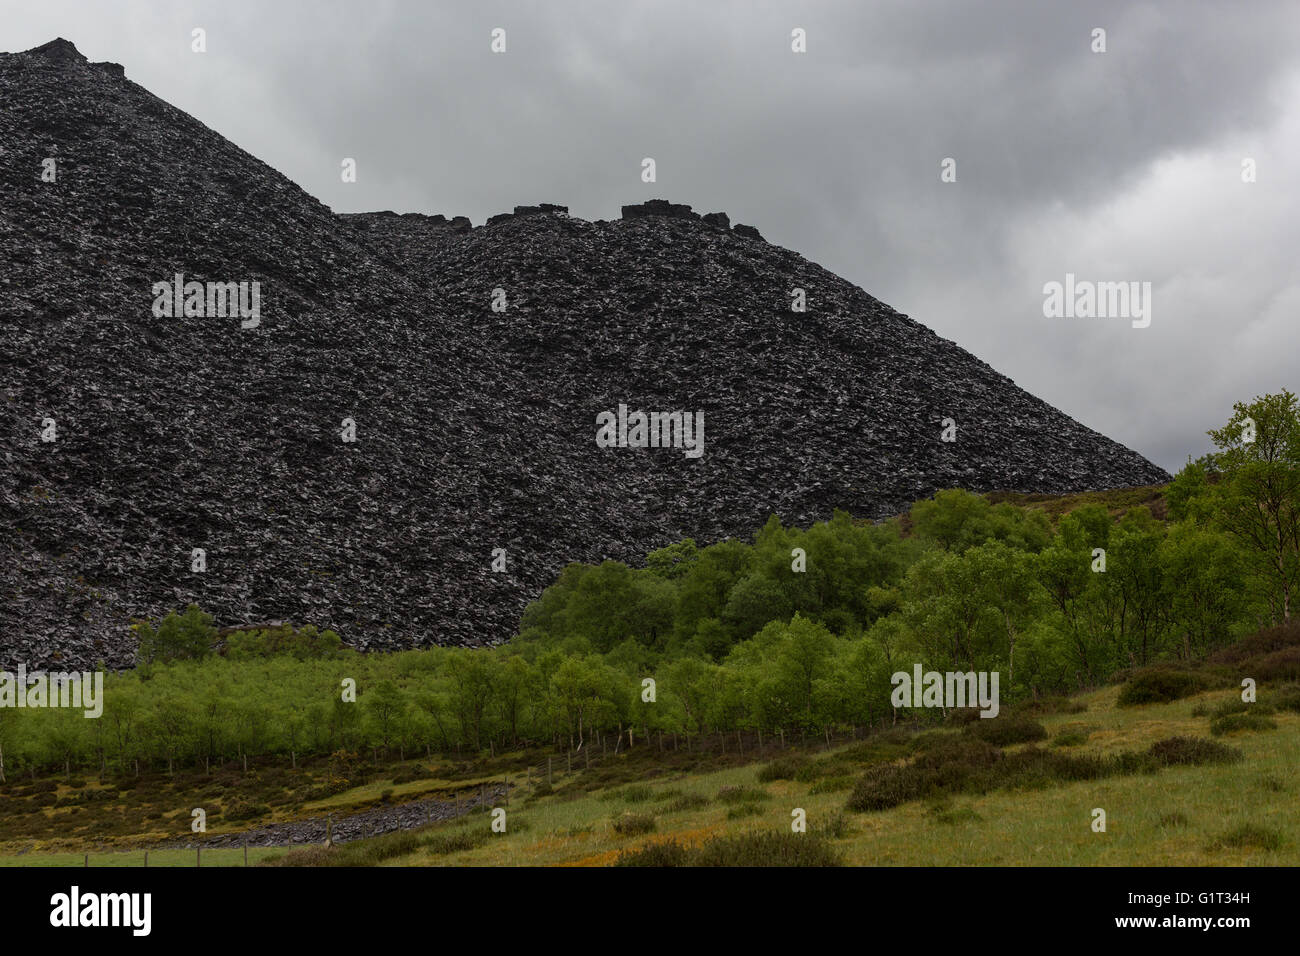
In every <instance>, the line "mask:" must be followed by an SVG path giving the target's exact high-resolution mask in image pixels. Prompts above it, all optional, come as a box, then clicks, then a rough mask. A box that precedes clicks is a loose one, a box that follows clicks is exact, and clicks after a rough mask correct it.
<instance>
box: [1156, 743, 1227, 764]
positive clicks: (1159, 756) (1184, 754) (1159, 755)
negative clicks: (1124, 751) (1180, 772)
mask: <svg viewBox="0 0 1300 956" xmlns="http://www.w3.org/2000/svg"><path fill="white" fill-rule="evenodd" d="M1147 754H1148V756H1150V757H1151V758H1152V759H1153V760H1155V761H1156V762H1157V763H1159V764H1160V765H1161V766H1165V767H1170V766H1175V765H1179V764H1182V765H1193V766H1199V765H1201V764H1210V763H1235V762H1236V761H1238V760H1240V759H1241V756H1242V755H1241V751H1240V750H1237V749H1236V748H1234V747H1228V746H1225V745H1224V744H1221V743H1219V742H1218V741H1214V740H1206V739H1205V738H1204V737H1167V738H1165V739H1164V740H1159V741H1157V742H1156V743H1154V744H1152V745H1151V747H1150V749H1149V750H1147Z"/></svg>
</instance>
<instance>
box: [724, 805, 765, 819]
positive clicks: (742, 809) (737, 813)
mask: <svg viewBox="0 0 1300 956" xmlns="http://www.w3.org/2000/svg"><path fill="white" fill-rule="evenodd" d="M762 812H763V808H762V807H760V806H759V805H758V804H757V803H738V804H736V805H735V806H733V807H731V808H729V809H728V810H727V819H728V820H743V819H744V818H745V817H756V816H758V815H759V814H760V813H762Z"/></svg>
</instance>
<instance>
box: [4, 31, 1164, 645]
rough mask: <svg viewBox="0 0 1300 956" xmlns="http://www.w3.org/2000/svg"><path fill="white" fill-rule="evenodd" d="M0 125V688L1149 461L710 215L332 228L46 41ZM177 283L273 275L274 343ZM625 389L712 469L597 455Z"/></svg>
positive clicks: (298, 197)
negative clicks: (768, 527) (495, 300)
mask: <svg viewBox="0 0 1300 956" xmlns="http://www.w3.org/2000/svg"><path fill="white" fill-rule="evenodd" d="M0 103H3V104H4V107H3V108H2V109H0V191H2V192H0V196H2V197H3V203H2V204H0V254H2V256H3V261H4V263H5V266H4V269H3V273H2V274H0V336H2V341H3V344H0V362H2V363H3V373H0V456H2V458H0V523H2V527H0V666H10V665H16V663H17V662H19V661H22V662H24V663H26V664H27V665H28V666H29V667H34V666H47V665H54V664H58V665H59V666H64V667H70V666H73V665H78V664H79V665H88V664H93V663H94V662H96V661H100V660H103V661H105V662H106V663H107V664H108V665H109V666H113V667H122V666H128V665H129V664H130V663H131V661H132V659H133V653H134V651H133V641H132V638H131V634H130V631H129V626H128V625H129V622H130V620H131V619H132V618H140V617H156V616H158V615H160V614H162V613H165V612H166V611H167V610H169V609H172V608H175V607H179V606H183V605H184V604H186V603H188V602H190V601H194V602H197V603H198V604H200V605H201V606H202V607H204V608H205V609H206V610H208V611H210V612H211V613H213V614H214V615H215V616H216V617H217V619H218V621H219V623H221V624H234V623H238V622H241V621H257V620H267V619H288V620H292V621H296V622H300V623H308V622H310V623H315V624H317V625H320V626H328V627H333V628H335V629H336V630H338V631H339V632H340V633H341V634H343V635H344V637H345V639H346V640H348V641H349V642H350V643H352V644H354V645H355V646H358V647H362V648H366V647H403V646H416V645H425V644H431V643H440V644H465V645H472V644H481V643H486V642H490V641H496V640H501V639H505V638H507V637H509V636H510V634H511V633H513V630H514V628H515V626H516V625H517V622H518V616H519V613H520V612H521V610H522V608H523V607H524V605H525V604H526V603H527V602H528V601H529V600H532V599H533V598H535V597H536V596H537V595H538V594H539V593H540V591H541V589H542V588H543V587H545V586H546V585H547V584H548V583H550V581H551V580H553V578H554V576H555V575H556V574H557V573H558V571H559V570H560V568H562V567H563V566H564V564H566V563H568V562H570V561H597V560H601V559H605V558H612V559H618V560H623V561H629V562H631V561H635V560H637V559H638V558H639V557H640V556H641V555H643V554H644V552H645V551H646V550H647V549H649V548H653V547H658V546H661V545H663V544H666V543H669V542H671V541H673V540H677V539H680V538H682V537H685V536H693V537H695V538H696V539H697V540H698V541H701V542H707V541H713V540H718V539H721V538H724V537H728V536H747V535H749V534H751V533H752V532H753V531H754V530H755V528H757V527H758V526H759V525H761V524H762V522H763V521H764V520H766V518H767V516H768V515H770V514H773V513H775V514H778V515H780V516H781V518H782V519H783V520H784V521H787V522H797V523H807V522H810V521H813V520H817V519H822V518H826V517H828V516H829V515H830V513H831V511H832V509H834V508H843V509H846V510H848V511H850V512H852V513H853V514H855V515H858V516H863V517H882V516H885V515H888V514H892V513H896V512H898V511H899V510H901V509H903V508H905V507H906V506H907V505H908V503H910V502H911V501H913V500H915V499H917V498H920V497H924V496H926V495H929V494H931V493H932V492H933V491H935V490H936V489H938V488H943V487H950V486H961V487H966V488H970V489H972V490H992V489H1009V490H1021V491H1038V492H1052V493H1062V492H1070V491H1079V490H1085V489H1094V488H1112V487H1120V486H1126V485H1137V484H1148V483H1152V482H1157V481H1163V480H1165V479H1166V478H1167V477H1168V476H1167V475H1166V474H1165V473H1164V472H1163V471H1162V470H1161V469H1159V468H1157V467H1156V466H1154V465H1152V464H1151V463H1150V462H1148V461H1146V460H1145V459H1144V458H1142V457H1141V456H1139V455H1137V454H1136V453H1134V452H1132V451H1130V450H1128V449H1126V448H1124V447H1122V446H1120V445H1118V444H1116V443H1114V442H1112V441H1110V440H1109V439H1106V438H1105V437H1104V436H1101V435H1099V434H1097V433H1096V432H1094V431H1092V430H1090V429H1088V428H1085V427H1084V426H1082V425H1080V424H1079V423H1077V422H1075V421H1074V420H1072V419H1071V418H1069V417H1068V416H1066V415H1064V414H1062V413H1061V412H1059V411H1057V410H1056V409H1054V408H1052V407H1051V406H1049V405H1047V404H1045V403H1043V402H1042V401H1040V400H1038V399H1036V398H1034V397H1033V396H1031V395H1029V394H1027V393H1025V392H1024V391H1023V390H1021V389H1019V388H1017V387H1016V386H1015V385H1014V383H1012V382H1011V381H1010V380H1009V379H1007V378H1005V377H1004V376H1002V375H999V374H998V373H997V372H995V371H994V370H993V369H991V368H990V367H989V366H988V365H986V364H985V363H983V362H981V361H979V360H978V359H976V358H975V357H973V356H971V355H970V354H968V353H967V352H965V351H963V350H962V349H960V348H958V347H957V346H955V345H953V344H952V343H951V342H948V341H946V340H944V339H941V338H939V337H938V336H936V335H935V334H934V333H933V332H931V331H930V330H929V329H927V328H925V327H924V326H923V325H920V324H919V323H916V322H914V321H912V320H911V319H909V318H907V317H906V316H903V315H900V314H899V313H897V312H895V311H893V310H892V309H890V308H889V307H888V306H886V305H884V304H883V303H881V302H879V301H877V300H876V299H874V298H872V297H871V296H869V295H868V294H866V293H865V292H863V291H862V290H861V289H858V288H857V287H855V286H853V285H852V284H851V283H848V282H846V281H844V280H842V279H840V278H838V277H836V276H834V275H833V274H831V273H829V272H827V271H826V270H824V269H822V268H820V267H819V266H817V265H815V264H813V263H811V262H808V261H807V260H806V259H804V258H803V257H802V256H799V255H797V254H796V253H793V252H790V251H789V250H785V249H782V248H779V247H776V246H773V245H770V244H768V243H767V242H765V241H764V240H763V239H762V237H761V235H760V234H759V232H758V230H756V229H754V228H753V227H749V226H744V225H742V224H736V225H734V226H733V225H732V224H731V221H730V219H729V218H728V217H727V216H726V215H725V214H722V213H710V214H706V215H704V216H700V215H698V214H696V213H694V212H692V211H691V210H690V208H689V207H687V206H681V205H677V204H671V203H667V202H664V201H662V200H660V201H652V202H651V203H646V204H637V205H633V206H629V207H625V208H624V210H623V218H621V219H619V220H613V221H608V222H605V221H598V222H586V221H583V220H580V219H576V218H573V217H571V216H569V215H568V214H567V209H566V208H565V207H564V206H560V205H555V204H539V205H537V206H521V207H516V209H515V211H514V212H513V213H509V214H502V215H501V216H496V217H492V219H491V220H489V224H487V225H484V226H478V227H474V226H472V225H471V224H470V222H469V220H468V219H466V218H464V217H458V216H451V217H447V216H425V215H421V214H412V213H408V214H404V215H398V214H395V213H366V214H358V215H335V214H333V213H331V212H330V210H329V209H328V208H326V207H325V206H324V205H322V204H321V203H319V202H318V201H316V200H315V199H313V198H312V197H311V196H309V195H307V194H306V193H304V192H303V191H302V190H301V189H299V188H298V187H297V186H295V185H294V184H293V183H292V182H290V181H289V180H287V179H286V178H285V177H283V176H281V175H280V174H279V173H277V172H275V171H274V170H273V169H271V168H270V167H268V166H266V165H265V164H264V163H261V162H259V161H258V160H256V159H254V158H253V157H251V156H249V155H248V154H246V153H244V152H242V151H241V150H239V149H237V148H236V147H234V146H233V145H232V144H230V143H229V142H227V141H226V140H224V139H223V138H221V137H220V136H219V135H217V134H216V133H214V132H213V131H212V130H210V129H208V128H207V127H205V126H203V125H202V124H201V123H199V122H198V121H196V120H194V119H193V118H192V117H189V116H188V115H186V114H184V113H182V112H181V111H179V110H176V109H175V108H173V107H171V106H169V105H167V104H166V103H164V102H163V101H161V100H159V99H158V98H156V97H154V96H152V95H151V94H150V93H148V92H147V91H146V90H144V89H143V88H141V87H140V86H138V85H136V84H134V83H132V82H131V81H130V80H129V79H128V78H126V77H125V76H124V75H123V74H122V71H121V69H120V68H114V65H112V64H91V63H89V62H87V61H86V60H85V58H84V57H82V56H81V55H80V54H79V53H77V51H76V50H75V48H73V47H72V45H71V44H68V43H67V42H66V41H54V42H53V43H51V44H47V45H46V46H45V47H41V48H38V49H36V50H33V51H28V52H27V53H23V54H7V55H2V56H0ZM45 157H54V158H55V159H56V160H57V162H58V167H57V168H58V179H57V181H56V182H55V183H45V182H42V181H41V179H40V170H41V161H42V159H44V158H45ZM176 272H183V273H184V274H185V276H186V278H187V279H197V280H199V281H222V282H225V281H241V280H247V281H253V280H257V281H260V282H261V284H262V289H263V301H262V323H261V325H260V327H258V328H257V329H252V330H243V329H241V328H240V327H239V322H238V320H229V319H196V318H191V319H156V318H154V317H153V316H152V314H151V311H150V306H151V304H152V294H151V287H152V284H153V283H154V282H157V281H161V280H170V279H171V277H172V275H173V274H174V273H176ZM795 286H800V287H803V288H805V289H806V290H807V295H808V303H809V308H808V311H807V312H806V313H803V314H797V313H792V312H791V311H790V290H791V289H792V288H794V287H795ZM496 288H501V289H503V290H505V292H506V296H507V302H508V308H507V310H506V311H505V312H503V313H499V312H494V311H493V310H492V309H491V307H490V303H491V296H492V291H493V290H494V289H496ZM619 403H626V404H628V405H629V406H630V407H632V408H640V409H644V410H663V411H672V410H689V411H697V410H702V411H704V413H705V424H706V427H705V453H704V456H703V457H702V458H700V459H697V460H690V459H687V458H685V456H684V455H682V453H681V452H680V451H678V450H669V449H662V450H661V449H653V450H644V451H641V450H629V449H599V448H597V447H596V446H595V443H594V435H595V416H596V413H597V412H599V411H602V410H606V409H611V410H612V409H614V408H616V407H617V405H618V404H619ZM947 415H951V416H952V417H953V418H954V419H956V420H957V422H958V423H959V440H958V441H957V442H956V443H953V444H946V443H941V442H940V441H939V440H938V436H939V431H940V419H941V418H943V417H944V416H947ZM45 417H50V418H53V419H55V421H56V422H57V426H58V431H59V438H58V440H57V442H54V443H49V444H47V443H42V442H41V441H40V425H41V421H42V419H43V418H45ZM344 417H351V418H353V419H355V420H356V422H357V425H358V441H357V442H356V443H355V444H345V443H343V442H342V441H341V440H340V438H339V428H340V424H341V421H342V419H343V418H344ZM194 547H201V548H204V549H205V550H206V552H207V555H208V571H207V573H205V574H194V573H192V572H191V571H190V570H189V556H190V550H191V548H194ZM498 547H502V548H506V549H507V572H506V573H504V574H494V573H492V572H491V570H490V562H491V556H492V555H491V552H492V549H493V548H498Z"/></svg>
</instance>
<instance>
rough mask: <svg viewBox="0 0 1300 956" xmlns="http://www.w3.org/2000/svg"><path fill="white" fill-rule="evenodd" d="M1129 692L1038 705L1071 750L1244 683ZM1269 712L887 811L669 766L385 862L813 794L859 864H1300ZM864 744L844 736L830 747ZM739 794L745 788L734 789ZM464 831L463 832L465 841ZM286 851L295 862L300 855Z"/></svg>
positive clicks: (1194, 723) (611, 853)
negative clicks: (1232, 759) (1236, 728)
mask: <svg viewBox="0 0 1300 956" xmlns="http://www.w3.org/2000/svg"><path fill="white" fill-rule="evenodd" d="M1118 692H1119V689H1118V688H1107V689H1104V690H1101V691H1097V692H1095V693H1091V694H1086V695H1083V696H1082V697H1080V698H1079V702H1080V703H1082V704H1085V705H1086V707H1087V709H1086V710H1084V711H1083V712H1081V713H1074V714H1066V713H1062V714H1052V715H1047V716H1044V717H1042V718H1041V723H1042V725H1043V726H1044V727H1045V728H1046V730H1047V732H1048V735H1049V741H1048V742H1049V743H1050V742H1051V741H1053V740H1057V739H1060V738H1061V737H1062V735H1078V736H1080V737H1082V738H1083V739H1084V742H1083V743H1081V744H1079V745H1077V746H1074V747H1070V748H1069V749H1070V750H1071V751H1073V752H1076V753H1085V754H1095V755H1099V756H1100V755H1114V754H1118V753H1121V752H1123V751H1134V750H1141V749H1145V748H1147V747H1149V746H1151V745H1152V744H1154V743H1156V742H1157V741H1159V740H1163V739H1167V738H1169V737H1174V736H1195V737H1206V736H1208V726H1209V722H1210V720H1209V718H1208V717H1206V716H1193V712H1194V711H1197V712H1198V713H1199V712H1200V711H1201V710H1203V709H1205V708H1207V707H1211V708H1212V707H1215V706H1217V705H1219V704H1221V703H1223V702H1225V701H1230V700H1236V699H1238V695H1237V694H1236V693H1235V692H1233V691H1226V692H1225V691H1213V692H1207V693H1202V694H1198V695H1195V696H1193V697H1190V698H1187V699H1184V700H1179V701H1175V702H1172V703H1168V704H1152V705H1147V706H1144V707H1133V708H1122V707H1118V706H1116V697H1117V696H1118ZM1264 700H1265V697H1264V696H1261V701H1264ZM1274 720H1275V722H1276V724H1277V727H1276V729H1273V730H1267V731H1261V732H1237V733H1230V734H1227V735H1224V736H1223V737H1222V738H1219V739H1221V740H1223V741H1224V742H1226V743H1228V744H1229V745H1230V746H1232V747H1235V748H1237V749H1239V750H1241V751H1242V753H1243V755H1244V759H1243V760H1241V761H1240V762H1238V763H1232V764H1223V765H1214V766H1183V767H1178V766H1175V767H1169V768H1166V769H1162V770H1159V771H1156V772H1154V773H1137V774H1133V775H1127V776H1118V777H1113V778H1108V779H1103V780H1099V781H1079V782H1074V783H1067V784H1064V785H1055V784H1052V783H1048V782H1044V784H1043V785H1042V786H1041V788H1023V789H1016V790H1011V791H994V792H991V793H986V794H982V795H969V796H965V795H962V796H956V797H950V798H946V799H938V800H922V801H916V802H909V803H905V804H903V805H901V806H898V807H895V808H893V809H889V810H884V811H880V812H866V813H850V812H847V811H845V809H844V808H845V797H846V792H845V791H843V790H833V791H831V792H826V790H825V789H822V788H819V786H818V785H817V784H815V783H805V782H800V781H797V780H777V781H769V782H762V781H760V779H759V777H760V773H761V771H762V768H763V766H764V765H762V764H759V765H753V766H748V767H738V768H731V769H727V770H722V771H718V772H714V773H699V774H680V775H672V776H669V777H667V778H665V779H662V780H657V781H655V782H654V783H652V784H646V785H632V786H624V787H618V788H605V789H601V790H597V791H595V792H592V793H582V792H580V791H574V792H573V793H568V794H565V793H559V794H553V795H550V796H541V797H537V798H535V799H531V800H528V801H526V802H523V803H524V805H523V806H521V807H519V808H518V809H512V810H510V811H507V832H506V833H505V834H492V833H490V830H489V820H488V818H487V816H485V815H483V814H475V815H473V816H471V817H469V818H466V819H464V820H461V821H457V822H455V823H452V824H448V825H444V826H439V827H432V828H428V829H426V830H423V831H420V832H419V833H418V834H415V842H416V845H414V846H412V847H409V848H407V849H406V852H400V853H398V854H396V855H394V856H392V857H389V858H388V859H386V860H382V861H377V862H381V863H382V865H396V866H425V865H489V866H503V865H504V866H514V865H562V866H601V865H608V864H611V863H613V862H615V860H616V859H617V858H618V856H619V854H620V853H621V852H623V851H627V850H631V849H634V848H637V847H640V846H643V845H645V844H647V843H655V842H662V841H668V840H677V841H680V842H683V843H687V844H698V843H700V842H702V841H704V840H707V839H708V838H710V837H715V836H719V835H734V834H743V833H748V832H752V831H755V830H760V829H762V830H776V831H781V832H789V830H790V820H791V811H792V810H793V809H794V808H803V809H804V810H805V811H806V812H807V818H808V821H809V827H808V830H809V834H810V835H811V834H818V833H821V834H823V835H826V836H827V838H828V839H829V841H830V843H831V844H832V845H833V846H834V848H835V849H836V850H837V851H838V852H839V853H840V854H841V856H842V859H843V862H844V863H846V864H849V865H905V866H918V865H971V864H999V865H1040V866H1042V865H1069V866H1073V865H1087V866H1093V865H1141V866H1147V865H1149V866H1166V865H1168V866H1202V865H1220V866H1230V865H1285V866H1294V865H1296V864H1298V863H1300V816H1297V814H1296V813H1295V806H1296V799H1297V795H1298V794H1300V714H1296V713H1279V714H1277V715H1275V717H1274ZM944 732H945V733H952V734H956V733H958V731H953V730H949V731H944ZM1064 739H1066V740H1070V739H1073V738H1072V737H1065V738H1064ZM854 749H855V745H849V746H845V747H839V748H835V749H834V750H832V751H830V752H828V753H827V754H826V756H827V757H834V756H837V755H840V754H843V753H845V752H851V751H853V750H854ZM857 749H860V748H857ZM1010 749H1018V748H1010ZM853 762H854V761H852V760H849V761H848V764H850V765H851V764H852V763H853ZM729 788H731V789H729ZM819 789H822V792H817V791H818V790H819ZM730 794H739V796H735V797H730V799H729V795H730ZM697 803H698V806H695V805H694V804H697ZM1096 807H1100V808H1103V809H1105V810H1106V812H1107V829H1106V832H1105V833H1094V832H1093V831H1092V829H1091V823H1092V811H1093V809H1094V808H1096ZM627 815H639V816H644V817H653V822H654V827H655V829H654V831H653V833H652V834H648V835H646V834H641V835H638V834H628V833H620V832H618V831H619V825H620V823H624V822H625V820H626V817H627ZM453 836H455V837H459V838H461V842H463V843H464V844H465V848H463V849H461V848H456V847H458V845H459V844H458V841H457V840H456V839H452V837H453ZM372 842H373V844H375V845H374V846H373V847H363V846H357V847H354V848H352V849H351V850H349V851H348V853H349V856H350V861H351V862H362V861H365V859H366V856H367V851H369V852H370V853H373V854H374V855H375V856H381V855H383V853H384V851H385V848H384V847H383V845H382V841H381V840H377V841H372ZM469 844H472V845H469ZM1274 844H1275V845H1274ZM449 847H451V849H450V850H448V848H449ZM335 852H338V853H340V854H341V853H342V851H335ZM306 857H307V859H305V860H303V862H307V861H308V860H310V862H312V863H321V862H329V861H330V854H329V853H327V852H311V853H310V854H307V855H306ZM282 862H293V855H292V854H289V855H287V856H286V857H285V858H282ZM340 862H342V861H340Z"/></svg>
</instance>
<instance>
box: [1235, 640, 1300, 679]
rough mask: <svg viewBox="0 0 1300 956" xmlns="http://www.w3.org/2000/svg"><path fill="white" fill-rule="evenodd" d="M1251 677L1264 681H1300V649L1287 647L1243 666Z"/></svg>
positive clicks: (1253, 659)
mask: <svg viewBox="0 0 1300 956" xmlns="http://www.w3.org/2000/svg"><path fill="white" fill-rule="evenodd" d="M1242 668H1243V670H1249V671H1250V676H1251V677H1254V678H1255V679H1256V680H1262V681H1281V680H1300V647H1285V648H1283V649H1282V650H1280V651H1274V652H1273V653H1272V654H1265V655H1264V656H1263V657H1257V658H1252V659H1251V660H1249V661H1247V662H1246V663H1245V664H1244V665H1242Z"/></svg>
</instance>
